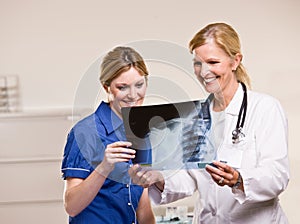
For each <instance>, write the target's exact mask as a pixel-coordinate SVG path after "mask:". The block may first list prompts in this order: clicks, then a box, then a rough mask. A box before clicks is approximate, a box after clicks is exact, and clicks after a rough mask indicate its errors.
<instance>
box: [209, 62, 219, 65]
mask: <svg viewBox="0 0 300 224" xmlns="http://www.w3.org/2000/svg"><path fill="white" fill-rule="evenodd" d="M218 63H219V61H209V62H208V64H210V65H214V64H218Z"/></svg>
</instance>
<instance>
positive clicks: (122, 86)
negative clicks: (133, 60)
mask: <svg viewBox="0 0 300 224" xmlns="http://www.w3.org/2000/svg"><path fill="white" fill-rule="evenodd" d="M106 89H107V92H108V94H110V95H111V99H110V102H109V104H110V107H111V109H112V110H113V111H114V112H115V113H116V114H117V115H118V116H120V117H121V108H122V107H133V106H140V105H142V103H143V102H144V98H145V94H146V89H147V82H146V77H145V76H143V75H141V74H140V73H139V72H138V71H137V70H136V69H135V68H134V67H131V68H130V69H129V70H128V71H125V72H123V73H121V74H120V75H119V76H118V77H116V78H115V79H113V80H112V82H111V83H110V86H109V87H106Z"/></svg>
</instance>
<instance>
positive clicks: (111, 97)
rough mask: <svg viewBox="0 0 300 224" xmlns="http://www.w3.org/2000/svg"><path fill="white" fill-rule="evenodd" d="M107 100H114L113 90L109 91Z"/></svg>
mask: <svg viewBox="0 0 300 224" xmlns="http://www.w3.org/2000/svg"><path fill="white" fill-rule="evenodd" d="M107 100H108V102H111V101H113V100H114V95H113V94H112V93H111V92H109V93H108V96H107Z"/></svg>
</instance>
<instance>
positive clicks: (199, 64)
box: [194, 61, 202, 67]
mask: <svg viewBox="0 0 300 224" xmlns="http://www.w3.org/2000/svg"><path fill="white" fill-rule="evenodd" d="M201 66H202V63H201V62H200V61H194V67H201Z"/></svg>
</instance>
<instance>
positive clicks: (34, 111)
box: [0, 0, 300, 224]
mask: <svg viewBox="0 0 300 224" xmlns="http://www.w3.org/2000/svg"><path fill="white" fill-rule="evenodd" d="M299 10H300V2H299V1H298V0H285V1H283V0H264V1H261V0H253V1H248V2H247V1H239V0H227V1H221V0H219V1H218V0H217V1H200V0H191V1H181V2H174V1H171V0H165V1H158V0H152V1H138V0H129V1H113V0H112V1H100V0H89V1H79V0H72V1H71V0H64V1H58V0H51V1H47V0H45V1H38V0H26V1H20V0H19V1H18V0H10V1H7V0H0V49H1V50H0V175H1V184H0V186H1V187H0V189H1V191H0V223H10V224H15V223H32V224H35V223H66V222H67V216H66V214H65V212H64V209H63V201H62V197H63V180H62V179H61V173H60V161H61V158H62V153H63V148H64V144H65V141H66V137H67V134H68V131H69V129H70V127H71V126H72V125H73V124H74V122H76V120H78V119H80V117H82V116H84V113H86V112H81V111H79V110H78V111H77V110H74V113H73V109H74V105H76V102H77V101H76V99H77V97H78V94H80V93H82V92H83V93H84V90H86V91H88V90H89V88H90V87H89V86H86V85H83V84H84V83H85V82H84V78H85V77H86V76H87V75H88V74H90V72H91V67H93V66H96V65H97V63H98V61H99V58H101V57H102V56H103V55H104V54H105V53H106V52H107V51H108V50H110V49H112V48H113V47H115V46H117V45H124V44H128V43H136V42H143V41H146V40H158V41H162V42H168V43H172V45H173V46H174V48H172V50H171V54H172V53H173V52H174V53H176V52H178V51H177V50H178V49H184V48H186V50H187V46H188V42H189V40H190V39H191V38H192V37H193V35H194V34H195V33H196V32H197V31H198V30H200V29H201V28H202V27H204V26H205V25H207V24H208V23H212V22H226V23H229V24H231V25H232V26H233V27H234V28H235V29H236V30H237V32H238V33H239V35H240V38H241V42H242V51H243V55H244V58H243V63H244V65H245V67H246V68H247V70H248V73H249V75H250V76H251V78H252V85H253V89H254V90H256V91H260V92H264V93H268V94H270V95H273V96H274V97H276V98H277V99H279V100H280V102H281V103H282V105H283V108H284V110H285V112H286V114H287V117H288V120H289V156H290V163H291V180H290V184H289V186H288V189H287V190H286V191H285V192H284V193H283V194H282V195H281V197H280V199H281V204H282V206H283V209H284V210H285V212H286V214H287V216H288V218H289V221H290V223H292V224H293V223H295V224H296V223H299V222H300V215H299V212H298V213H297V204H296V202H299V199H300V192H299V190H297V189H299V186H300V175H299V172H298V173H297V171H299V170H300V165H299V164H300V153H299V150H298V149H299V143H298V142H297V138H298V136H297V130H298V127H299V125H300V115H299V112H298V109H299V97H300V90H299V87H297V85H298V83H299V81H300V63H299V62H298V61H297V57H298V56H297V54H298V52H299V50H300V43H299V40H300V26H299V21H300V14H299ZM141 50H143V47H142V48H141ZM153 50H154V51H156V52H157V55H156V57H158V58H159V57H160V52H161V51H162V49H160V48H159V47H158V48H157V49H153ZM187 51H188V50H187ZM141 53H142V55H143V52H141ZM170 57H171V56H170ZM175 57H176V55H175ZM180 57H181V56H180V55H178V58H177V57H176V58H177V59H176V60H178V63H179V65H178V66H179V67H176V65H174V64H173V65H170V64H166V63H162V64H160V66H157V64H158V63H157V61H153V60H152V61H151V60H150V59H149V61H148V62H149V63H148V65H149V70H150V74H153V77H160V78H163V79H166V80H172V82H174V83H176V84H180V85H179V86H180V88H181V90H184V92H186V91H187V92H188V93H189V94H188V95H187V96H186V97H187V98H190V99H191V98H193V99H194V98H201V97H203V91H202V89H201V87H200V86H199V85H198V83H197V82H195V80H194V78H193V75H192V74H191V72H190V71H192V70H189V69H192V63H191V64H190V66H191V67H190V68H187V69H186V70H184V69H185V68H186V67H185V66H183V65H181V64H180V63H181V59H180ZM185 59H186V58H184V59H183V60H185ZM176 60H175V61H176ZM182 68H183V69H182ZM183 70H184V71H183ZM93 71H94V70H93ZM92 73H93V72H92ZM93 74H94V76H92V77H93V78H92V79H90V80H89V83H92V84H91V85H93V88H96V92H95V93H96V94H95V96H93V97H95V98H92V99H89V100H88V102H89V104H88V105H83V107H86V106H89V108H88V109H89V111H91V109H93V106H94V105H93V104H95V105H97V104H98V103H99V101H100V100H102V99H106V98H107V97H106V95H105V93H104V92H103V91H102V90H101V88H100V85H99V81H98V78H97V77H98V74H95V71H94V73H93ZM180 74H183V75H180ZM187 77H188V79H187ZM155 82H157V79H156V81H154V82H153V86H154V84H155ZM157 83H158V82H157ZM160 83H161V82H160ZM167 85H168V84H166V86H165V87H164V88H165V89H168V86H167ZM98 87H99V89H97V88H98ZM149 87H151V82H150V83H149ZM151 88H154V87H151ZM170 91H171V93H172V91H174V89H172V90H171V89H170ZM87 96H89V95H86V97H87ZM151 97H152V98H154V99H148V103H151V102H153V100H156V101H160V100H162V101H164V100H166V99H163V96H161V98H159V97H157V96H154V95H151V96H150V98H151ZM176 99H177V98H176ZM183 99H184V98H182V99H179V98H178V100H183ZM90 102H91V103H90ZM77 106H78V105H77ZM79 106H81V105H79ZM89 111H88V112H89ZM192 204H193V198H190V199H187V200H184V201H180V202H178V203H177V204H175V205H174V206H177V205H187V206H189V207H190V206H192ZM155 211H156V212H157V214H158V213H160V212H161V207H155Z"/></svg>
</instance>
